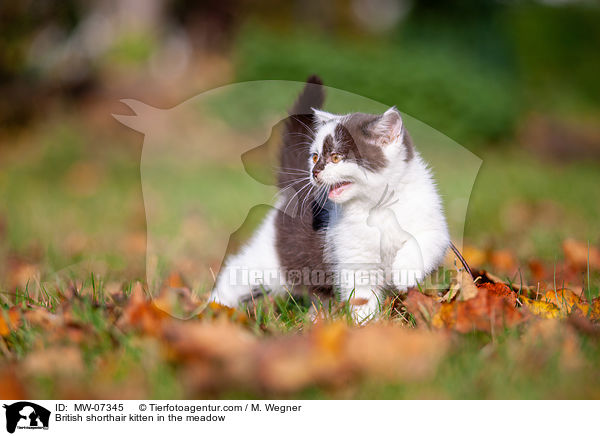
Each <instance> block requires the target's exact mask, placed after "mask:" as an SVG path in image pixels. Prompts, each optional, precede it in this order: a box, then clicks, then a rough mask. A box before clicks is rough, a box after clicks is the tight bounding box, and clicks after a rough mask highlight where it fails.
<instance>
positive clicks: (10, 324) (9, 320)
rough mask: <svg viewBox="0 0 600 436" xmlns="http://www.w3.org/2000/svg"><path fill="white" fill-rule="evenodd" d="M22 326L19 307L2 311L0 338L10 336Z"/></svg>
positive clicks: (0, 315) (0, 311) (0, 314)
mask: <svg viewBox="0 0 600 436" xmlns="http://www.w3.org/2000/svg"><path fill="white" fill-rule="evenodd" d="M20 324H21V314H20V312H19V309H18V308H17V307H11V308H10V309H8V310H7V311H3V310H1V309H0V336H8V335H9V334H10V332H11V331H14V330H16V329H17V328H18V327H19V325H20Z"/></svg>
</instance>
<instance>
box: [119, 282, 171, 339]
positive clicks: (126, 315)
mask: <svg viewBox="0 0 600 436" xmlns="http://www.w3.org/2000/svg"><path fill="white" fill-rule="evenodd" d="M168 318H170V315H169V314H168V313H167V312H165V311H163V310H161V309H159V308H158V307H157V306H156V305H155V304H153V302H152V301H151V300H148V299H147V298H146V294H145V293H144V289H143V287H142V284H141V283H139V282H137V283H136V284H135V285H134V286H133V289H132V290H131V295H130V297H129V301H128V303H127V306H126V307H125V309H124V310H123V314H122V316H121V318H120V319H119V320H118V322H117V326H119V327H120V328H125V329H127V328H135V329H139V330H142V331H143V332H145V333H148V334H153V335H157V334H158V333H159V332H160V330H161V327H162V322H163V320H165V319H168Z"/></svg>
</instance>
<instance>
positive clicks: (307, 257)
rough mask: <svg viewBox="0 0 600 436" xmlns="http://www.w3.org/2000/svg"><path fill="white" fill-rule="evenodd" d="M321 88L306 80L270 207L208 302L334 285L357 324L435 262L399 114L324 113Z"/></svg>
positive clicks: (438, 210) (429, 185) (432, 222)
mask: <svg viewBox="0 0 600 436" xmlns="http://www.w3.org/2000/svg"><path fill="white" fill-rule="evenodd" d="M321 85H322V83H321V81H320V79H319V78H317V77H315V76H313V77H311V78H309V80H308V83H307V84H306V86H305V88H304V90H303V92H302V93H301V95H300V96H299V98H298V100H297V101H296V103H295V105H294V107H293V108H292V111H291V114H292V115H291V116H290V117H289V118H288V119H287V121H286V123H285V127H286V131H285V133H284V137H283V146H282V151H281V156H280V162H281V169H280V171H279V174H278V186H279V188H280V197H279V200H278V203H277V205H276V209H275V210H273V211H271V212H270V213H269V214H268V215H267V217H266V218H265V220H264V221H263V223H262V224H261V226H260V227H259V229H258V230H257V232H256V233H255V235H254V236H253V237H252V238H251V240H250V241H249V242H248V243H247V244H246V246H245V247H244V248H243V249H242V250H241V251H240V253H238V254H236V255H235V256H232V257H230V258H229V259H228V260H227V262H226V263H225V266H224V268H223V269H222V271H221V273H220V274H219V277H218V279H217V283H216V286H215V288H214V290H213V292H212V294H211V297H210V300H211V301H217V302H219V303H222V304H225V305H228V306H235V305H237V304H239V303H240V302H241V301H243V300H245V299H248V298H252V293H253V292H257V291H258V292H259V293H260V292H264V291H268V292H270V293H272V294H284V293H287V292H290V291H291V290H292V289H293V288H294V287H296V286H307V287H308V288H310V289H312V290H329V289H331V287H332V285H334V286H333V287H334V288H335V289H336V290H337V291H338V292H339V294H340V297H341V298H342V299H344V300H350V304H351V307H352V310H353V314H354V316H355V319H356V320H357V321H359V322H360V321H364V320H367V319H369V318H371V317H372V316H374V315H375V314H376V313H377V310H378V308H379V302H381V301H382V298H383V292H384V290H386V289H394V290H396V291H404V290H406V289H407V288H409V287H412V286H415V285H416V284H417V282H418V281H420V280H422V279H423V278H424V277H425V275H426V274H428V273H430V272H431V271H432V270H434V269H435V268H437V266H438V265H439V264H440V263H441V261H442V259H443V258H444V254H445V252H446V249H447V247H448V245H449V236H448V229H447V225H446V221H445V218H444V214H443V210H442V206H441V201H440V197H439V195H438V193H437V190H436V187H435V183H434V181H433V177H432V175H431V172H430V171H429V170H428V168H427V165H426V164H425V162H424V161H423V160H422V158H421V156H420V155H419V153H418V152H417V151H416V150H415V148H414V146H413V144H412V142H411V140H410V137H409V135H408V132H407V131H406V129H405V128H404V125H403V122H402V118H401V116H400V113H399V112H398V111H397V110H396V109H395V108H391V109H389V110H388V111H386V112H385V113H384V114H383V115H371V114H363V113H352V114H348V115H336V114H331V113H328V112H324V111H322V110H320V108H321V106H322V104H323V100H324V94H323V91H322V87H321ZM244 272H245V273H244ZM290 272H292V273H295V274H287V273H290ZM315 272H316V273H317V274H313V273H315ZM244 274H245V275H244ZM250 276H252V277H250Z"/></svg>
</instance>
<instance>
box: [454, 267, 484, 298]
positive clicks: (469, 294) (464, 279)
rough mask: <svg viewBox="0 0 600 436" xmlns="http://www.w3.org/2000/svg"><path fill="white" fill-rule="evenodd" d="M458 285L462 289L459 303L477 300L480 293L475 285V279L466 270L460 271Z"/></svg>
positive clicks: (459, 294)
mask: <svg viewBox="0 0 600 436" xmlns="http://www.w3.org/2000/svg"><path fill="white" fill-rule="evenodd" d="M457 284H458V286H459V289H460V290H459V292H458V300H459V301H467V300H470V299H471V298H475V297H476V296H477V294H478V293H479V290H478V288H477V286H475V283H473V278H472V277H471V275H470V274H469V273H468V272H466V271H464V270H460V272H459V275H458V279H457ZM451 289H452V288H451Z"/></svg>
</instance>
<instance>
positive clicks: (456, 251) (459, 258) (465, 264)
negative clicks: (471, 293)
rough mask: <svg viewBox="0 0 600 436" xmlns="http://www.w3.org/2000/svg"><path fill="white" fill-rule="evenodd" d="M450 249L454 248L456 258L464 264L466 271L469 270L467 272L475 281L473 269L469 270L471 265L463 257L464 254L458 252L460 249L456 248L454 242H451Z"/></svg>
mask: <svg viewBox="0 0 600 436" xmlns="http://www.w3.org/2000/svg"><path fill="white" fill-rule="evenodd" d="M450 248H452V251H454V254H455V255H456V257H458V260H460V263H462V264H463V266H464V267H465V269H466V270H467V272H468V273H469V275H470V276H471V278H472V279H473V280H475V276H474V275H473V272H472V271H471V268H469V264H468V263H467V261H466V260H465V258H464V257H462V254H460V251H458V248H456V246H455V245H454V243H453V242H452V241H450Z"/></svg>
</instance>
